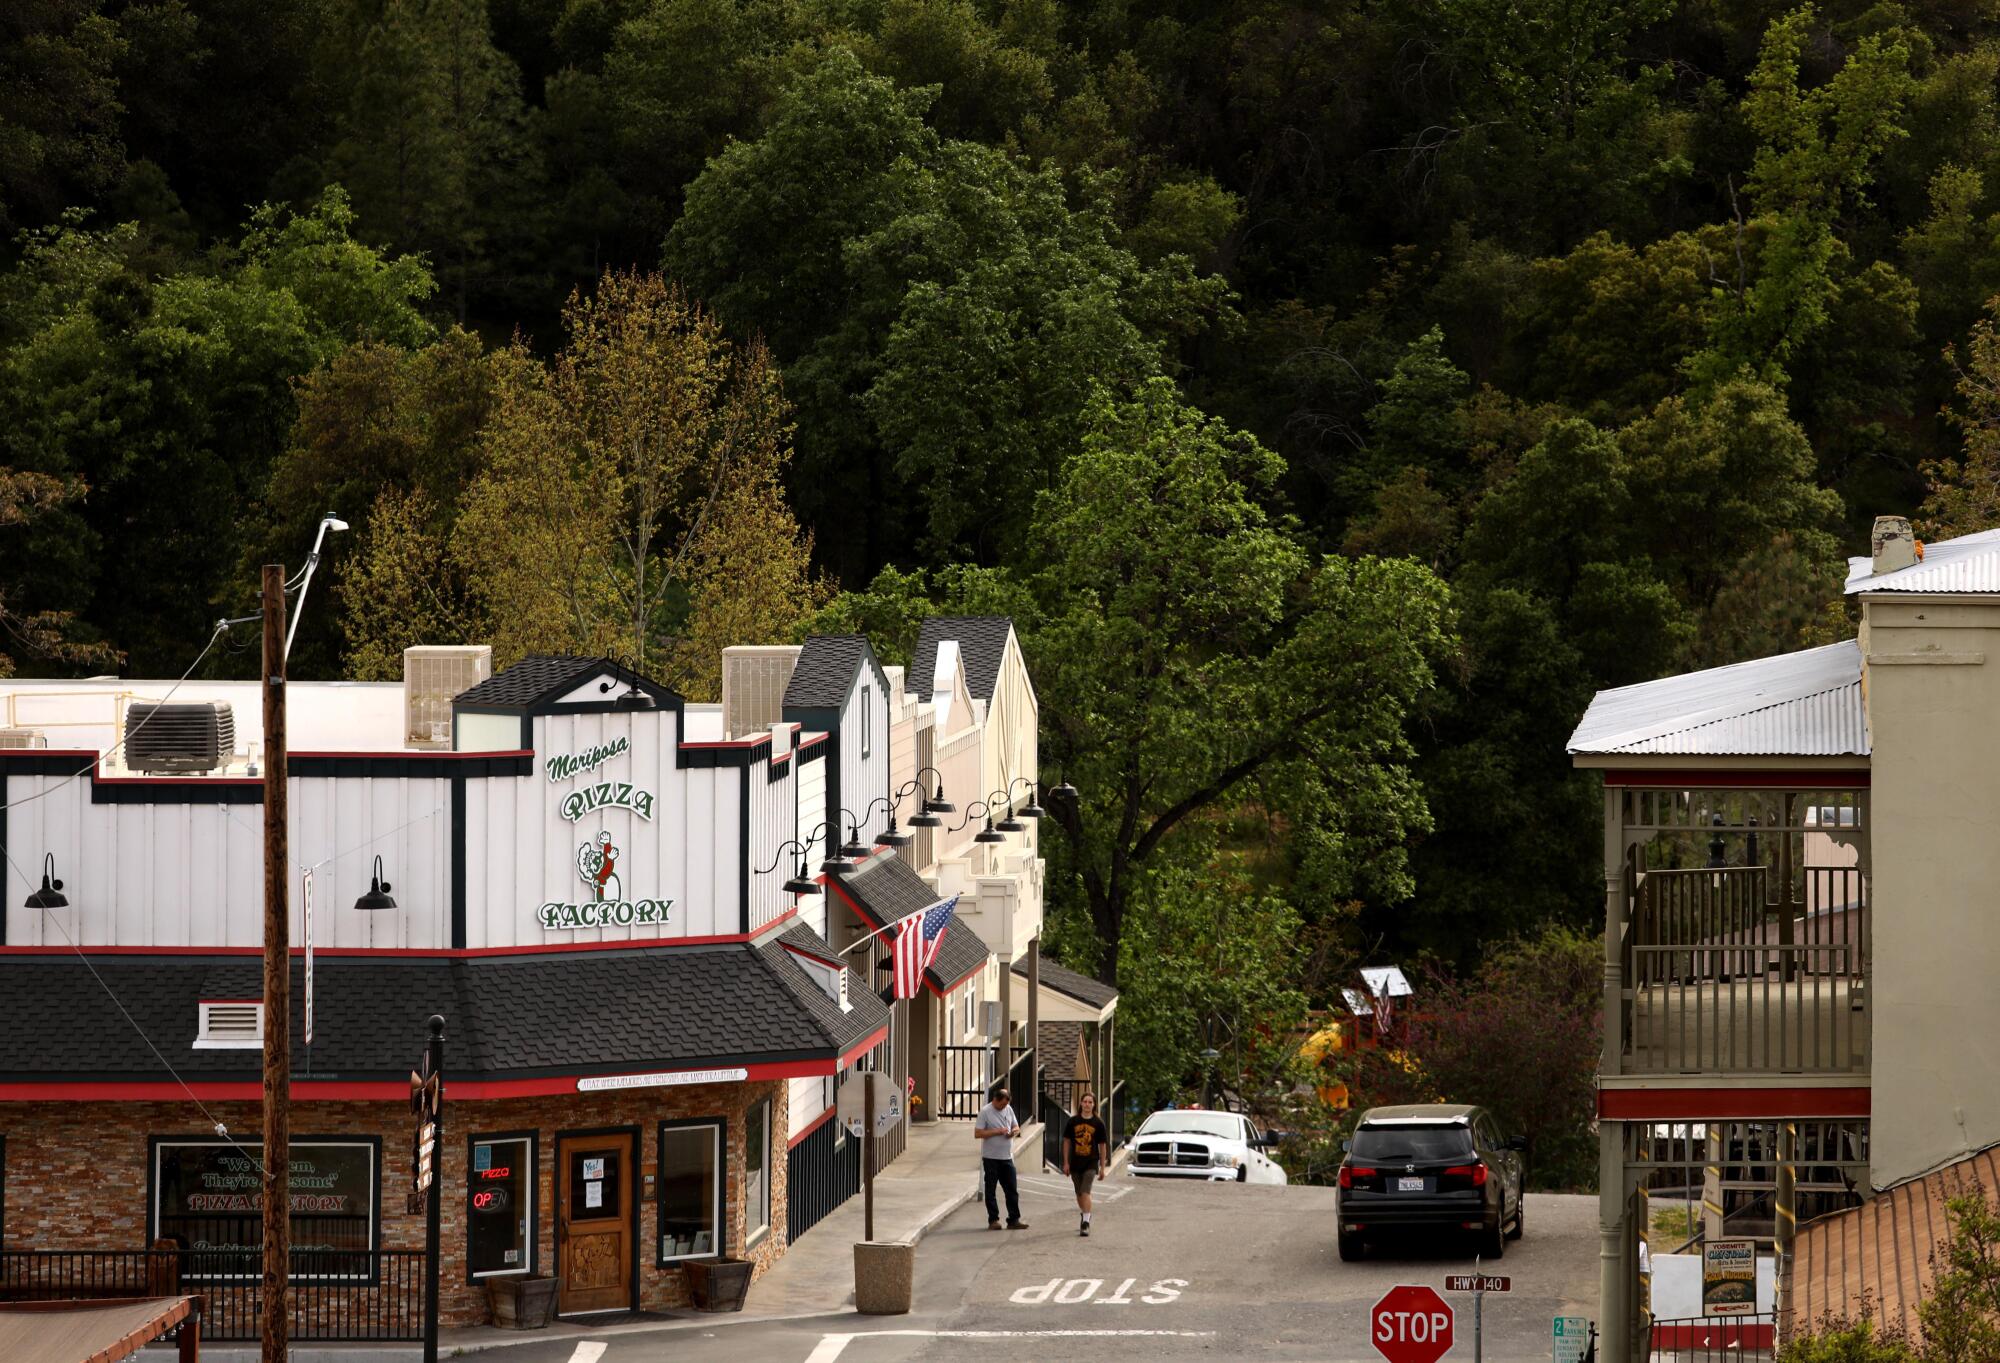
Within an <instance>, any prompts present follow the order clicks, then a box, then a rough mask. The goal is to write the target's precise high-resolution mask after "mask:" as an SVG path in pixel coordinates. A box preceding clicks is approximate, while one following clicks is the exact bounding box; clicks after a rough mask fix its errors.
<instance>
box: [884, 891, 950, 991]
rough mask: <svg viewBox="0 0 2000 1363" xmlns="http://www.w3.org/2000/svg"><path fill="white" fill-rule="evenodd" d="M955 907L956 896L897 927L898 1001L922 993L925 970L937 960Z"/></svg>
mask: <svg viewBox="0 0 2000 1363" xmlns="http://www.w3.org/2000/svg"><path fill="white" fill-rule="evenodd" d="M957 908H958V896H957V895H953V896H952V897H951V898H949V899H940V900H939V901H938V902H937V903H935V904H933V905H931V906H930V907H929V908H927V909H924V910H923V911H922V912H920V913H913V914H910V915H908V916H907V917H905V918H904V919H903V920H902V921H901V922H899V923H897V924H896V942H895V963H896V997H897V998H899V999H913V998H915V997H916V996H917V995H918V994H919V993H921V992H922V991H923V987H924V971H926V970H928V969H930V964H931V962H932V961H935V960H936V959H937V954H938V948H939V947H940V946H942V945H944V932H945V929H946V928H948V927H950V926H951V916H952V913H953V912H954V911H955V910H956V909H957Z"/></svg>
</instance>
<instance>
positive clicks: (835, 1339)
mask: <svg viewBox="0 0 2000 1363" xmlns="http://www.w3.org/2000/svg"><path fill="white" fill-rule="evenodd" d="M889 1337H897V1338H903V1339H1214V1338H1215V1331H1213V1330H863V1331H860V1332H859V1333H856V1334H851V1335H821V1336H820V1340H819V1343H818V1344H816V1345H814V1346H813V1351H812V1352H811V1353H809V1354H807V1355H806V1360H805V1363H834V1360H835V1359H837V1358H839V1357H840V1355H841V1353H842V1352H843V1351H844V1350H845V1349H846V1348H847V1346H848V1345H849V1344H850V1343H852V1342H853V1341H854V1340H857V1339H884V1338H889Z"/></svg>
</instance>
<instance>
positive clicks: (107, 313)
mask: <svg viewBox="0 0 2000 1363" xmlns="http://www.w3.org/2000/svg"><path fill="white" fill-rule="evenodd" d="M350 223H351V215H350V214H349V212H348V210H347V207H346V203H345V200H344V198H343V197H342V196H341V195H340V194H339V193H338V192H337V191H331V192H329V194H328V195H327V196H326V197H325V199H323V200H322V201H321V202H320V203H319V204H318V205H317V206H316V207H315V208H314V209H313V210H312V211H310V212H302V213H290V212H285V211H282V210H278V209H272V208H265V209H260V210H259V211H258V212H256V213H255V214H254V215H253V216H252V219H251V222H250V224H249V226H248V228H247V229H246V230H245V232H244V234H243V236H242V237H241V239H240V240H239V241H238V242H237V243H236V244H235V245H234V246H233V248H232V249H231V250H230V251H229V252H227V253H226V254H219V256H218V264H217V266H216V267H215V268H214V270H213V272H212V273H211V272H202V273H196V272H184V273H180V274H175V275H171V276H168V277H166V278H163V279H159V280H152V279H149V278H146V277H143V276H141V275H139V274H137V273H135V272H134V271H133V270H132V269H131V268H130V267H129V266H128V265H127V264H126V263H125V260H124V259H123V253H124V252H125V251H126V250H127V248H128V247H129V246H130V245H131V243H133V242H134V241H135V240H136V237H135V234H133V233H132V232H130V231H113V232H103V233H93V232H87V231H82V230H80V229H77V228H71V227H65V228H59V229H53V230H52V231H51V232H49V233H46V234H44V235H43V236H42V237H41V238H39V239H38V240H37V241H36V243H35V245H34V246H33V248H32V249H31V250H30V252H29V253H28V255H27V256H26V257H25V258H24V259H23V261H22V263H21V264H20V265H19V266H17V267H16V271H15V277H14V278H13V279H12V280H11V281H10V282H9V284H8V286H7V292H8V293H9V294H11V295H13V296H16V297H27V298H30V299H32V300H33V301H34V307H35V317H34V325H33V329H32V330H31V331H27V332H26V333H25V334H23V335H21V336H20V337H19V339H18V340H17V341H16V342H15V343H14V344H13V345H11V346H9V347H7V348H6V349H5V350H4V351H0V414H4V422H5V429H4V430H0V465H5V466H7V467H10V468H14V469H19V470H23V471H27V472H33V473H41V474H46V475H48V476H50V477H54V478H58V479H61V480H64V481H65V482H78V481H80V482H81V483H82V484H83V485H84V486H87V487H88V488H89V489H90V495H89V498H88V500H87V501H80V502H71V503H69V504H67V505H64V506H62V507H60V508H58V509H56V510H53V511H51V512H49V513H48V514H46V515H44V516H42V517H40V518H38V519H37V520H36V522H35V523H34V524H33V525H32V526H31V527H29V529H28V533H27V534H25V535H23V536H20V537H17V539H16V542H15V544H14V545H13V546H11V548H10V550H9V551H8V552H9V553H11V554H12V555H14V557H13V559H12V562H13V563H14V564H16V565H18V566H19V571H20V572H22V573H23V574H25V575H26V577H25V579H24V580H27V581H31V582H34V583H36V584H38V585H37V586H36V587H35V595H36V599H38V600H41V601H44V602H46V603H47V604H48V606H49V607H50V608H54V609H62V610H68V611H72V612H74V613H75V614H76V616H77V618H78V620H79V621H81V622H82V623H83V624H85V625H87V626H88V627H89V630H90V631H93V632H95V634H96V637H99V638H103V639H106V640H108V641H112V642H114V643H115V644H116V645H117V646H118V647H120V648H122V649H124V650H125V651H126V652H127V653H128V654H129V655H130V657H131V660H132V664H133V665H134V666H135V667H139V668H147V669H155V670H157V669H160V668H164V667H167V666H170V665H172V662H173V660H176V659H181V660H184V659H185V658H186V657H187V655H188V652H189V649H188V641H189V639H191V638H196V639H199V638H205V637H207V632H208V629H207V627H208V623H209V622H210V621H212V620H213V619H214V617H215V615H216V614H217V613H218V608H219V607H221V606H223V605H225V604H227V603H231V602H235V603H240V602H241V601H242V600H243V599H245V598H244V596H243V595H241V594H240V590H247V588H243V587H242V586H241V583H242V579H241V578H240V577H239V576H238V573H237V570H238V567H239V563H240V555H241V552H242V548H243V544H244V540H245V537H246V533H247V532H248V529H249V527H250V526H251V525H252V524H254V520H255V517H254V507H255V505H256V503H257V500H258V498H259V497H260V496H261V494H262V493H263V491H264V483H265V477H266V469H267V463H268V460H269V459H270V457H271V454H272V452H273V451H275V450H276V449H278V448H280V447H281V446H282V444H283V442H284V439H285V434H286V432H287V431H288V430H289V429H290V427H291V424H292V421H293V418H294V415H295V412H296V404H295V400H294V397H293V393H292V390H291V381H292V379H293V378H295V377H296V376H298V375H300V374H304V373H306V372H308V371H310V370H311V369H313V368H314V367H315V366H316V365H318V364H320V363H322V362H323V361H325V360H326V359H329V358H331V357H332V356H333V355H334V354H336V353H337V352H338V351H339V350H340V349H341V348H342V347H344V346H345V345H347V344H348V343H349V342H350V341H352V340H354V339H356V338H357V336H359V335H374V336H382V337H388V338H393V339H396V340H399V341H405V342H408V341H415V340H420V339H423V338H424V337H426V336H428V334H429V327H428V324H427V323H425V322H424V320H423V319H422V317H421V315H420V314H419V313H418V311H417V308H416V304H417V302H418V301H419V300H420V299H422V298H423V297H424V296H425V295H426V294H427V293H428V292H429V290H430V279H429V276H428V275H427V274H426V273H425V272H424V271H423V269H422V267H421V266H420V265H418V264H417V263H415V262H413V261H410V260H407V259H404V260H386V259H384V258H383V257H381V256H379V255H377V254H376V253H374V252H373V251H370V250H368V249H367V248H365V247H362V246H359V245H358V244H357V243H355V242H354V240H353V238H352V237H351V235H350V234H349V226H350ZM323 509H324V508H314V511H315V513H317V512H318V511H320V510H323ZM303 550H304V545H303V544H299V545H297V546H295V547H294V548H293V549H292V551H291V552H292V554H293V555H294V556H295V555H297V554H300V553H302V552H303ZM4 557H5V555H4V554H0V558H4ZM239 589H240V590H239Z"/></svg>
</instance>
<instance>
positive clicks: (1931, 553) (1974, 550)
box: [1847, 530, 2000, 595]
mask: <svg viewBox="0 0 2000 1363" xmlns="http://www.w3.org/2000/svg"><path fill="white" fill-rule="evenodd" d="M1847 591H1848V593H1849V595H1852V594H1853V593H1855V592H2000V530H1982V531H1980V532H1979V533H1978V534H1976V535H1960V536H1959V537H1958V538H1957V539H1952V540H1939V541H1938V542H1937V543H1936V544H1926V545H1925V546H1924V556H1923V558H1921V559H1919V560H1918V561H1917V562H1915V563H1912V564H1911V565H1910V566H1909V567H1907V568H1897V569H1895V570H1894V571H1892V572H1887V573H1878V572H1876V571H1875V561H1874V560H1873V559H1871V558H1866V557H1863V558H1851V559H1849V560H1847Z"/></svg>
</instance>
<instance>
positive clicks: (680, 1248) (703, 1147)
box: [659, 1121, 724, 1264]
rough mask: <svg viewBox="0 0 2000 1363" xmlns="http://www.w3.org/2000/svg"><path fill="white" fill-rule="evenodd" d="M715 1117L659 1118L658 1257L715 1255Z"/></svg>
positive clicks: (718, 1194)
mask: <svg viewBox="0 0 2000 1363" xmlns="http://www.w3.org/2000/svg"><path fill="white" fill-rule="evenodd" d="M722 1149H723V1125H722V1123H721V1122H720V1121H692V1122H662V1123H660V1174H659V1186H660V1262H661V1263H663V1264H666V1263H673V1262H674V1261H676V1260H679V1259H701V1258H706V1257H707V1256H709V1255H713V1254H720V1253H722V1252H723V1248H724V1247H723V1246H722V1245H721V1243H720V1242H719V1238H720V1229H721V1226H722Z"/></svg>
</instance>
